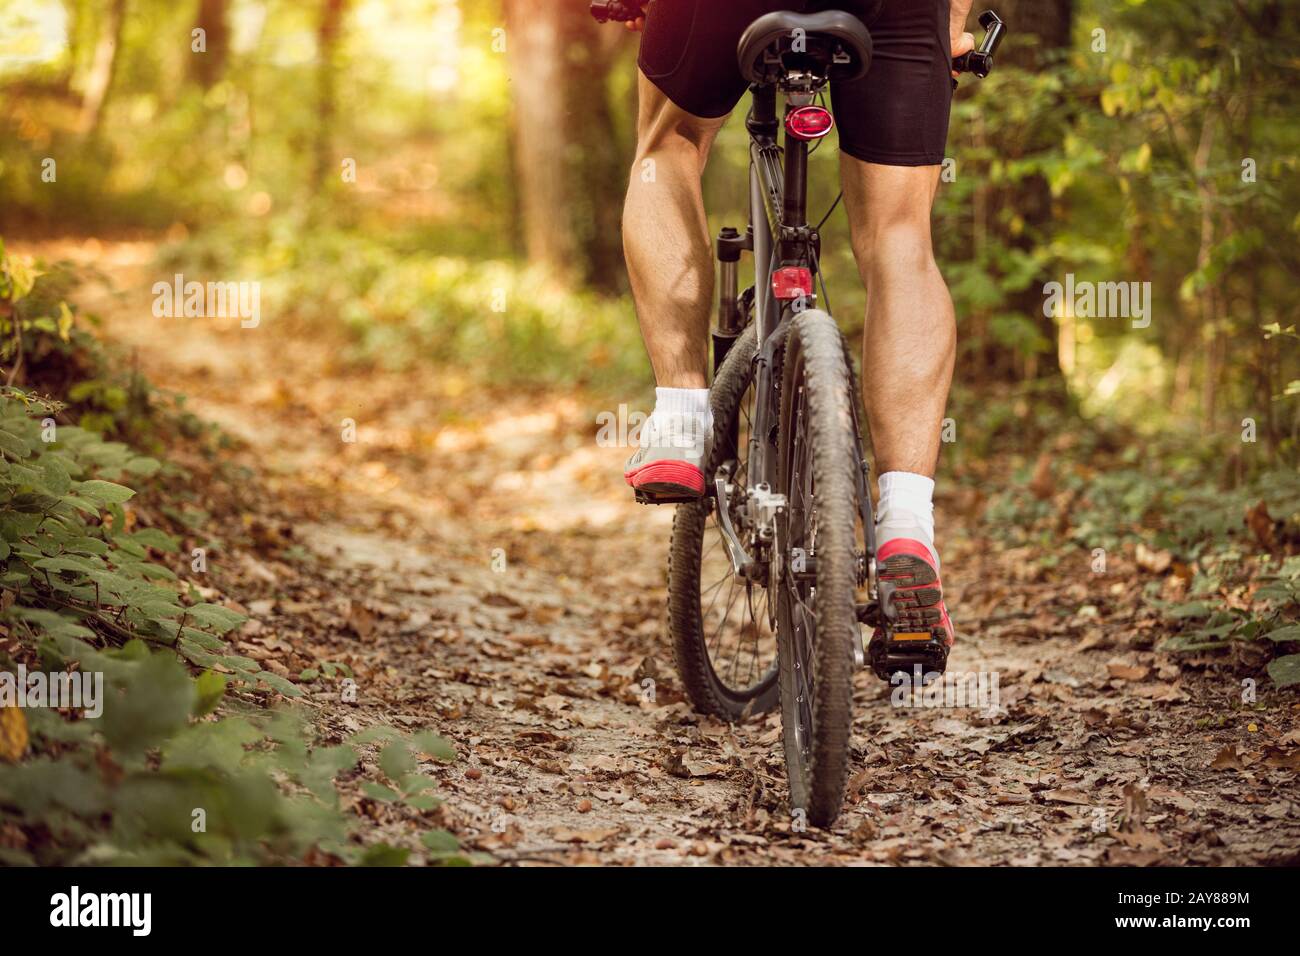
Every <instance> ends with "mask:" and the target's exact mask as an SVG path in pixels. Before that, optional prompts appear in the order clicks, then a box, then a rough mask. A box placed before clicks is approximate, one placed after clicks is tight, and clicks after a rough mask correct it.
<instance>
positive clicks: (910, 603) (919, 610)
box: [880, 554, 943, 631]
mask: <svg viewBox="0 0 1300 956" xmlns="http://www.w3.org/2000/svg"><path fill="white" fill-rule="evenodd" d="M880 580H882V581H888V582H890V583H891V584H892V585H893V593H892V596H891V601H892V602H893V608H894V612H895V614H896V615H897V617H896V620H895V624H894V630H896V631H901V630H906V629H907V628H909V627H915V628H919V629H921V630H927V629H929V628H931V627H933V626H935V625H937V624H939V623H940V622H942V620H943V611H942V610H941V609H940V605H941V604H942V603H943V587H942V585H941V584H940V583H939V577H938V575H937V574H935V572H934V568H932V567H931V566H930V563H929V562H928V561H925V560H923V559H922V558H919V557H917V556H916V555H912V554H894V555H890V556H889V557H888V558H886V559H885V563H884V567H882V568H881V569H880Z"/></svg>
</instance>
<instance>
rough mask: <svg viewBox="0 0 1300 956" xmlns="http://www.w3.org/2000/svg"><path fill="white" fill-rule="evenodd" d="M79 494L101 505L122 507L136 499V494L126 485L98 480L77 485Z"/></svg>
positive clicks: (94, 479) (93, 479)
mask: <svg viewBox="0 0 1300 956" xmlns="http://www.w3.org/2000/svg"><path fill="white" fill-rule="evenodd" d="M77 494H79V495H81V496H82V497H83V498H88V499H90V500H91V501H94V502H97V503H98V504H101V505H120V504H121V503H122V502H124V501H130V500H131V499H132V498H134V497H135V492H134V491H132V490H131V489H130V488H128V487H126V485H119V484H115V483H113V482H111V481H100V480H99V479H98V478H92V479H91V480H89V481H82V482H79V483H78V484H77Z"/></svg>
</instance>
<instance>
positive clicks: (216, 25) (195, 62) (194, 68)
mask: <svg viewBox="0 0 1300 956" xmlns="http://www.w3.org/2000/svg"><path fill="white" fill-rule="evenodd" d="M195 26H196V27H198V28H199V29H201V30H202V31H203V34H204V44H205V46H206V52H204V53H191V60H190V70H191V73H192V75H193V77H194V80H195V82H197V83H198V84H199V85H200V86H202V87H203V88H204V89H205V90H206V89H209V88H211V87H212V85H213V84H214V83H216V82H217V80H219V79H221V74H222V73H223V72H224V71H225V68H226V55H227V54H228V53H229V51H230V27H229V25H228V24H227V23H226V0H199V13H198V22H197V23H195Z"/></svg>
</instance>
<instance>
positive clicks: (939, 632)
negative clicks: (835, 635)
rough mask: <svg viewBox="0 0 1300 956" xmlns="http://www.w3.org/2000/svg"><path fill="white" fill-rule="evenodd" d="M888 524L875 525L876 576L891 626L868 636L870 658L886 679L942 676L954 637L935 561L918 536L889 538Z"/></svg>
mask: <svg viewBox="0 0 1300 956" xmlns="http://www.w3.org/2000/svg"><path fill="white" fill-rule="evenodd" d="M891 524H892V522H888V521H882V522H881V524H880V525H879V526H877V535H878V537H877V541H883V544H879V545H878V547H877V550H876V575H877V581H878V582H879V589H880V607H881V609H882V610H883V611H884V614H885V618H886V619H887V620H888V621H889V624H888V625H887V626H885V627H878V628H876V630H875V633H874V634H873V635H872V637H871V643H870V645H869V647H868V655H869V657H870V659H871V665H872V668H873V669H874V670H875V672H876V674H877V675H878V676H879V677H881V678H882V679H884V680H889V679H890V677H891V675H893V674H894V673H898V672H903V673H907V674H911V673H912V671H913V668H915V667H918V666H919V667H920V668H921V671H922V673H924V674H927V675H929V674H942V673H943V671H944V669H945V668H946V667H947V664H948V651H949V649H950V648H951V647H952V644H953V640H954V638H955V634H954V631H953V626H952V619H951V618H949V616H948V609H947V607H945V606H944V601H943V582H942V581H941V580H940V577H939V556H938V555H937V554H935V552H934V549H933V548H931V547H930V546H928V545H927V544H926V543H925V542H924V541H922V540H920V539H919V538H917V537H907V536H898V537H893V536H891V532H895V533H896V532H898V531H900V530H912V529H899V528H894V527H890V525H891Z"/></svg>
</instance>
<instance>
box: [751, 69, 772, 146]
mask: <svg viewBox="0 0 1300 956" xmlns="http://www.w3.org/2000/svg"><path fill="white" fill-rule="evenodd" d="M749 91H750V92H751V93H752V94H753V95H754V105H753V107H752V108H751V109H750V111H749V117H748V118H747V119H746V120H745V127H746V129H748V130H749V135H750V136H752V137H754V139H756V140H759V141H769V142H775V141H776V131H777V120H776V87H775V86H770V85H767V84H760V83H754V84H753V85H751V86H750V88H749Z"/></svg>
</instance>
